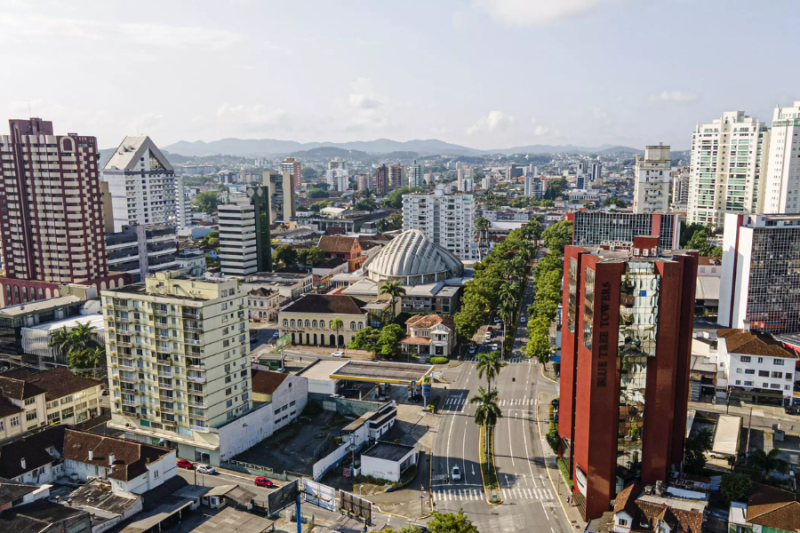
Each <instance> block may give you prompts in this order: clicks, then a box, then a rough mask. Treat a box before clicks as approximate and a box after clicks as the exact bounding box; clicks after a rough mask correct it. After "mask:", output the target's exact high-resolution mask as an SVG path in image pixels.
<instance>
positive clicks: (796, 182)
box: [763, 101, 800, 213]
mask: <svg viewBox="0 0 800 533" xmlns="http://www.w3.org/2000/svg"><path fill="white" fill-rule="evenodd" d="M798 133H800V101H796V102H795V103H794V105H793V106H790V107H780V106H779V107H776V108H775V112H774V114H773V116H772V130H771V132H770V144H769V159H768V161H767V163H766V165H765V166H766V167H767V179H766V180H765V186H764V209H763V212H764V213H800V156H799V155H798V150H800V137H798Z"/></svg>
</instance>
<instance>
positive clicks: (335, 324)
mask: <svg viewBox="0 0 800 533" xmlns="http://www.w3.org/2000/svg"><path fill="white" fill-rule="evenodd" d="M343 327H344V322H342V319H341V318H339V317H338V316H337V317H336V318H334V319H333V320H331V329H333V330H334V331H336V347H337V348H338V347H339V330H340V329H342V328H343Z"/></svg>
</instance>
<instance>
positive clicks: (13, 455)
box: [0, 426, 67, 479]
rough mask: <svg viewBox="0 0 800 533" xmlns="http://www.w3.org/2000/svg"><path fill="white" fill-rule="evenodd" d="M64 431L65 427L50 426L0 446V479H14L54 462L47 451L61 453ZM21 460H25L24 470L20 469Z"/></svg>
mask: <svg viewBox="0 0 800 533" xmlns="http://www.w3.org/2000/svg"><path fill="white" fill-rule="evenodd" d="M66 429H67V428H66V426H52V427H50V428H47V429H45V430H44V431H39V432H38V433H33V434H31V435H27V436H25V437H23V438H20V439H16V440H12V441H11V442H8V443H7V444H3V445H0V477H4V478H6V479H14V478H15V477H19V476H21V475H22V474H24V473H25V472H30V471H31V470H34V469H36V468H41V467H43V466H44V465H46V464H49V463H52V462H53V461H55V460H56V458H54V457H53V456H52V455H50V454H49V453H48V452H47V449H48V448H50V447H52V448H54V449H55V450H56V451H57V452H58V453H61V450H62V449H63V446H64V433H65V432H66ZM22 459H25V468H23V467H22Z"/></svg>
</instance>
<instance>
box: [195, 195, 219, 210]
mask: <svg viewBox="0 0 800 533" xmlns="http://www.w3.org/2000/svg"><path fill="white" fill-rule="evenodd" d="M194 203H195V205H196V206H197V208H198V209H199V210H200V211H202V212H203V213H205V214H207V215H210V214H211V213H215V212H216V211H217V207H219V194H218V191H208V192H201V193H200V194H198V195H197V196H195V197H194Z"/></svg>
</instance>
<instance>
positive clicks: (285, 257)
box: [272, 244, 297, 268]
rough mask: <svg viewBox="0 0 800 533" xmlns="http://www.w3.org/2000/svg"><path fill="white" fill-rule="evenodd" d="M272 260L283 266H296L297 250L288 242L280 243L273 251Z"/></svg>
mask: <svg viewBox="0 0 800 533" xmlns="http://www.w3.org/2000/svg"><path fill="white" fill-rule="evenodd" d="M272 261H273V262H274V263H275V264H276V265H280V266H282V267H283V268H294V267H296V266H297V250H295V249H294V247H293V246H291V245H290V244H282V245H280V246H278V247H277V248H276V249H275V252H273V254H272Z"/></svg>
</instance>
